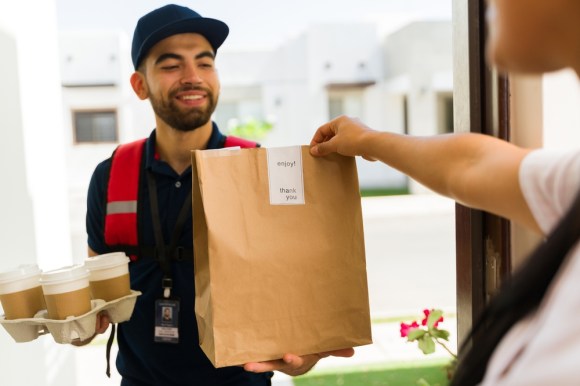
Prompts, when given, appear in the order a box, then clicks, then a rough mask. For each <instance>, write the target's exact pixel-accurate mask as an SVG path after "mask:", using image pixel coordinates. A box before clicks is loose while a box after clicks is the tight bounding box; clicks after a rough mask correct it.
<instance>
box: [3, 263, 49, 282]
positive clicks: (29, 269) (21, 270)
mask: <svg viewBox="0 0 580 386" xmlns="http://www.w3.org/2000/svg"><path fill="white" fill-rule="evenodd" d="M41 272H42V271H41V270H40V268H38V265H36V264H23V265H19V266H18V267H17V268H16V269H13V270H11V271H6V272H0V285H4V284H9V283H12V282H14V281H18V280H24V279H28V278H31V277H33V276H38V275H40V274H41Z"/></svg>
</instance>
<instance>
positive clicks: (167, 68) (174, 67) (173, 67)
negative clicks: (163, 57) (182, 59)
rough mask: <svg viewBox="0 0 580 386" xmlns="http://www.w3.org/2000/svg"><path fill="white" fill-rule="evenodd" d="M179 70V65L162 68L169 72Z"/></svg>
mask: <svg viewBox="0 0 580 386" xmlns="http://www.w3.org/2000/svg"><path fill="white" fill-rule="evenodd" d="M177 68H178V66H177V65H171V66H163V67H161V69H162V70H168V71H169V70H175V69H177Z"/></svg>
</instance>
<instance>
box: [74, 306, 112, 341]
mask: <svg viewBox="0 0 580 386" xmlns="http://www.w3.org/2000/svg"><path fill="white" fill-rule="evenodd" d="M109 324H111V320H110V319H109V314H107V313H106V312H104V311H101V312H99V313H98V314H97V324H96V325H95V334H94V335H93V336H91V337H90V338H89V339H85V340H83V341H81V340H75V341H72V342H71V344H72V345H73V346H77V347H80V346H86V345H87V344H89V343H91V342H92V341H93V339H95V336H97V334H102V333H104V332H105V331H107V328H109Z"/></svg>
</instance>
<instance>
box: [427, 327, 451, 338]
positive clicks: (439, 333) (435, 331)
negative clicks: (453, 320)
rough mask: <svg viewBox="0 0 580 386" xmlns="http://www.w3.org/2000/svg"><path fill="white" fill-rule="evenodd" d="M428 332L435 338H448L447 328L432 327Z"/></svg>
mask: <svg viewBox="0 0 580 386" xmlns="http://www.w3.org/2000/svg"><path fill="white" fill-rule="evenodd" d="M429 333H430V334H431V335H432V336H434V337H435V338H439V339H444V340H449V331H447V330H440V329H438V328H433V329H432V330H431V331H429Z"/></svg>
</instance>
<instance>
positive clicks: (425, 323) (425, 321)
mask: <svg viewBox="0 0 580 386" xmlns="http://www.w3.org/2000/svg"><path fill="white" fill-rule="evenodd" d="M423 313H424V314H425V318H423V320H421V325H422V326H426V325H427V318H429V314H430V313H431V311H430V310H423ZM442 321H443V316H442V317H440V318H439V320H438V321H436V322H435V325H434V326H433V327H437V325H438V324H439V323H441V322H442Z"/></svg>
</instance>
